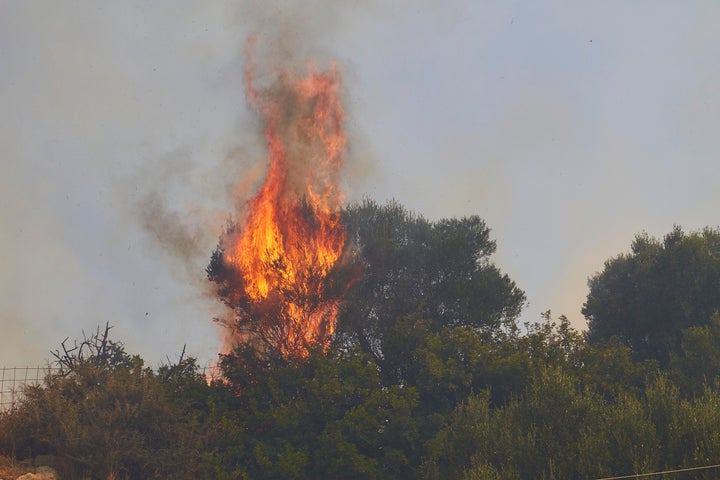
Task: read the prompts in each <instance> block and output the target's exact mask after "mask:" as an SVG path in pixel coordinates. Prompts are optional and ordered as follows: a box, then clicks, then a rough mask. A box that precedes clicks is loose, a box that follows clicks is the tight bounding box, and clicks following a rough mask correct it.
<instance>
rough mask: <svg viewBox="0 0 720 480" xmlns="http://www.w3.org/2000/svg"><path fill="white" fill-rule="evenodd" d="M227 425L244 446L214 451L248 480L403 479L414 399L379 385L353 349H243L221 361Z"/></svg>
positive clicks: (365, 358)
mask: <svg viewBox="0 0 720 480" xmlns="http://www.w3.org/2000/svg"><path fill="white" fill-rule="evenodd" d="M222 366H223V369H224V372H225V377H226V381H227V383H228V385H230V386H231V387H232V388H233V389H235V390H236V392H237V394H238V395H237V398H236V399H235V400H234V403H235V406H234V408H233V411H232V415H233V417H234V418H233V421H234V422H236V424H237V425H238V426H242V429H243V430H244V431H245V432H246V433H247V435H246V438H245V441H246V442H247V445H248V448H246V449H244V450H243V451H241V452H238V451H232V450H228V451H226V452H222V453H221V455H220V457H221V462H222V463H223V464H224V465H232V464H242V465H244V466H245V468H246V469H247V473H248V475H249V477H250V478H256V479H260V478H283V479H291V478H408V476H410V477H412V475H413V468H414V467H413V465H415V464H416V463H417V461H418V460H417V459H416V458H414V457H413V455H415V454H416V453H417V447H416V444H417V441H418V431H417V427H416V424H415V421H414V419H413V415H412V414H413V410H414V409H415V408H416V405H417V393H416V391H415V390H414V389H412V388H400V387H397V386H394V387H385V386H383V385H382V383H381V382H380V378H379V374H378V370H377V368H376V366H375V364H374V362H373V361H372V357H370V356H369V355H368V354H366V353H363V352H361V351H359V350H350V351H343V352H334V351H330V352H327V353H324V352H321V351H315V352H312V353H311V355H310V356H309V357H307V358H304V359H287V358H283V357H281V356H279V355H276V356H273V355H268V354H267V353H263V354H260V353H259V352H257V351H255V350H253V349H252V347H250V346H248V345H245V346H241V347H238V348H237V349H235V350H234V351H233V352H232V353H231V354H229V355H227V356H225V357H224V358H223V362H222Z"/></svg>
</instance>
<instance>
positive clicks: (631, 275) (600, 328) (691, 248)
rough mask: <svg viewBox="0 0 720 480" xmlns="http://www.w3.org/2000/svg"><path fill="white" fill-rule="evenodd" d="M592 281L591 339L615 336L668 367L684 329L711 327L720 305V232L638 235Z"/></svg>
mask: <svg viewBox="0 0 720 480" xmlns="http://www.w3.org/2000/svg"><path fill="white" fill-rule="evenodd" d="M588 284H589V287H590V293H589V294H588V297H587V301H586V302H585V305H584V306H583V310H582V311H583V314H584V315H585V317H586V318H587V320H588V327H589V331H588V338H589V340H590V341H591V342H593V343H597V342H601V341H606V340H608V339H610V338H612V337H615V338H617V339H618V340H619V341H620V342H621V343H623V344H625V345H627V346H629V347H630V348H631V349H632V350H633V352H634V354H635V355H636V356H637V357H638V358H654V359H657V360H658V361H660V364H661V365H662V366H665V365H667V362H668V360H669V358H670V354H671V353H673V352H678V351H679V347H680V340H681V331H682V330H683V329H685V328H688V327H691V326H696V325H707V324H708V323H709V322H710V318H711V316H712V314H713V312H714V311H715V310H717V309H718V308H720V230H716V229H710V228H706V229H704V230H703V231H701V232H694V233H690V234H686V233H684V232H683V231H682V229H681V228H680V227H677V226H676V227H675V228H674V229H673V231H672V232H670V233H669V234H667V235H666V236H665V237H664V239H663V241H662V242H661V241H659V240H657V239H654V238H650V237H649V236H648V235H647V234H641V235H637V236H636V237H635V240H634V241H633V243H632V248H631V252H630V253H628V254H621V255H618V256H617V257H615V258H612V259H610V260H608V261H606V262H605V266H604V269H603V271H602V272H600V273H597V274H596V275H595V276H593V277H592V278H590V280H589V282H588Z"/></svg>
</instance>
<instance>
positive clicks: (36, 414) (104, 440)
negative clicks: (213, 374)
mask: <svg viewBox="0 0 720 480" xmlns="http://www.w3.org/2000/svg"><path fill="white" fill-rule="evenodd" d="M107 330H108V329H106V331H105V334H106V335H105V340H108V339H107ZM98 334H99V331H98ZM98 334H96V336H94V337H91V339H92V340H93V344H95V343H94V340H97V338H98ZM85 341H88V339H85ZM101 343H102V344H103V345H106V347H103V348H101V349H98V350H93V351H92V353H90V354H88V355H84V354H83V350H82V349H72V350H71V352H72V353H67V352H68V350H65V352H66V353H65V354H64V355H65V357H63V359H64V360H65V363H63V364H62V365H63V369H62V370H61V373H59V374H48V375H47V377H46V380H45V385H44V386H37V387H35V386H33V387H28V388H26V389H25V400H24V401H23V402H22V403H21V404H20V405H19V406H18V407H17V408H16V409H14V410H12V411H10V412H8V413H7V414H6V415H5V417H4V418H3V419H2V428H0V432H2V433H0V451H3V452H8V453H12V454H14V455H15V456H17V457H20V458H26V457H33V456H36V455H38V454H52V455H56V456H58V457H60V458H61V460H62V465H63V466H64V470H65V471H64V472H62V473H63V475H64V476H67V478H80V476H89V477H91V478H109V477H111V476H114V477H115V478H161V477H162V478H165V477H166V476H172V477H174V478H197V475H198V474H199V472H200V471H201V461H200V457H199V456H198V454H197V452H198V450H199V447H201V445H200V444H201V439H202V433H201V429H199V428H197V427H198V424H197V423H196V422H195V417H194V415H193V413H192V410H191V409H190V408H189V405H188V404H187V403H186V402H185V401H184V400H180V399H179V398H177V397H176V396H174V395H173V394H174V393H175V392H177V388H178V386H179V385H183V386H185V387H187V386H188V385H189V384H190V383H192V382H199V376H198V375H197V372H196V369H195V364H194V360H185V361H181V363H179V364H178V365H176V366H174V367H168V368H167V369H166V372H169V371H171V370H172V371H175V372H176V373H177V374H176V375H175V376H174V377H173V378H172V380H171V379H170V378H168V377H165V378H162V377H159V376H156V375H155V374H154V373H153V372H152V371H151V370H149V369H147V368H144V366H143V362H142V360H141V359H140V358H139V357H131V356H129V355H127V354H126V353H125V351H124V349H123V347H122V344H119V343H114V342H110V341H105V342H101ZM101 343H97V345H100V344H101ZM73 353H74V354H75V356H72V355H73ZM98 355H103V358H100V359H99V358H98ZM70 368H71V369H70Z"/></svg>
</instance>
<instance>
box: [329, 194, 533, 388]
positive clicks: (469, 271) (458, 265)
mask: <svg viewBox="0 0 720 480" xmlns="http://www.w3.org/2000/svg"><path fill="white" fill-rule="evenodd" d="M343 221H344V223H345V226H346V229H347V238H348V242H349V243H348V248H349V249H351V252H350V255H351V257H352V262H351V265H353V267H352V268H353V272H354V274H355V275H356V279H355V281H354V283H353V287H352V288H351V290H350V292H348V294H347V295H346V296H345V298H344V301H343V307H342V311H341V315H340V317H339V321H338V326H337V341H338V342H340V343H343V344H346V345H359V346H360V347H361V348H362V349H363V350H365V351H367V352H369V353H371V354H372V355H373V356H374V357H375V358H376V360H377V361H378V363H379V364H380V365H381V366H382V367H383V370H384V373H385V374H386V375H390V376H391V377H392V375H393V374H392V373H391V372H392V371H393V369H396V368H397V366H398V361H399V360H400V358H401V357H403V356H404V355H405V354H407V350H403V349H402V348H400V350H397V348H398V347H402V346H401V345H398V344H397V343H398V342H395V343H396V344H393V342H392V341H391V340H392V337H393V335H395V334H396V333H397V327H398V325H399V324H400V323H402V321H403V319H405V318H407V317H408V316H411V315H418V316H419V317H422V319H423V320H424V322H425V324H426V327H427V328H428V329H429V331H430V332H435V333H437V332H439V331H441V330H442V329H443V328H447V327H470V328H472V329H474V330H476V331H477V332H478V333H481V334H482V335H483V336H484V338H486V339H487V340H490V339H491V338H492V337H493V335H495V334H496V333H497V332H498V331H500V330H502V329H503V328H512V327H513V326H514V325H515V322H516V320H517V318H518V316H519V314H520V311H521V309H522V307H523V306H524V303H525V294H524V293H523V291H522V290H520V289H519V288H518V287H517V286H516V285H515V283H514V282H513V281H512V280H511V279H510V278H509V277H508V276H507V275H504V274H502V273H501V272H500V270H499V269H498V268H497V267H496V266H495V265H494V264H493V263H492V262H490V256H491V255H492V254H493V253H494V252H495V248H496V245H495V242H494V241H492V240H491V239H490V229H489V228H488V227H487V226H486V225H485V222H484V221H483V220H482V219H480V217H478V216H470V217H463V218H451V219H443V220H439V221H434V222H433V221H428V220H426V219H425V218H423V217H422V216H419V215H415V214H413V213H411V212H409V211H408V210H407V209H405V208H404V207H403V206H401V205H400V204H398V203H397V202H389V203H387V204H384V205H380V204H378V203H376V202H374V201H372V200H369V199H366V200H364V201H363V202H361V203H358V204H354V205H351V206H350V207H348V208H347V209H346V210H345V212H344V216H343ZM346 268H347V267H346ZM394 373H397V371H395V372H394Z"/></svg>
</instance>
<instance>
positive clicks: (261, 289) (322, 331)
mask: <svg viewBox="0 0 720 480" xmlns="http://www.w3.org/2000/svg"><path fill="white" fill-rule="evenodd" d="M245 82H246V88H247V97H248V99H249V102H250V105H251V106H252V107H253V108H255V109H256V110H257V111H258V112H259V113H260V115H261V117H262V119H263V122H264V127H265V131H264V134H265V141H266V143H267V150H268V156H269V159H268V168H267V174H266V177H265V180H264V183H263V184H262V186H261V187H260V188H259V190H258V191H257V193H256V194H255V196H254V197H253V198H252V199H251V200H250V201H249V202H248V203H247V213H246V215H245V217H244V221H243V223H242V225H237V226H235V228H232V229H231V230H230V231H229V232H228V233H227V234H226V235H225V236H224V237H223V238H222V239H221V250H220V252H221V255H222V256H221V257H218V258H214V260H216V261H219V262H221V263H222V265H221V267H222V268H215V271H214V272H213V271H212V270H213V262H211V264H210V266H209V267H208V273H209V275H210V278H211V280H213V281H215V282H216V283H218V284H220V283H222V284H224V285H225V287H224V288H225V289H224V290H223V289H222V288H219V291H221V290H222V291H221V296H223V297H224V298H223V299H224V301H225V303H226V304H228V305H230V306H231V307H232V308H233V310H234V311H235V317H236V318H235V320H234V323H233V325H232V326H233V330H234V331H235V337H236V338H235V339H236V340H237V339H238V336H245V338H244V339H245V340H246V341H247V340H248V338H247V337H248V336H250V337H251V338H250V340H256V339H259V340H261V341H262V342H263V343H264V344H265V346H266V347H272V348H275V349H276V350H277V351H279V352H280V353H282V354H283V355H285V356H296V357H297V356H300V357H302V356H305V355H307V352H308V349H309V348H312V347H313V346H314V345H320V346H326V345H327V343H328V342H329V339H330V337H331V336H332V334H333V332H334V329H335V320H336V317H337V314H338V309H339V305H340V304H339V300H338V299H337V297H334V296H333V295H331V294H330V293H329V287H328V280H327V277H328V274H329V272H330V271H331V269H332V268H333V267H334V266H335V264H336V262H338V260H339V258H340V255H341V253H342V250H343V246H344V243H345V230H344V228H343V226H342V224H341V223H340V214H339V211H340V206H341V204H342V200H343V192H342V191H341V189H340V187H339V176H340V169H341V167H342V164H343V156H344V152H345V148H346V143H347V141H346V138H345V134H344V129H343V121H344V111H343V107H342V103H341V101H340V98H339V89H340V76H339V73H338V71H337V69H336V68H334V67H333V68H330V69H329V70H327V71H324V72H318V71H316V70H315V69H314V68H309V69H308V73H307V76H306V77H304V78H295V77H294V76H292V75H291V74H289V73H284V72H283V73H280V75H279V76H278V79H277V80H276V81H275V82H274V83H273V84H272V85H271V86H270V87H268V88H265V89H262V90H258V89H256V88H255V86H254V82H253V69H252V68H249V69H248V71H247V73H246V78H245ZM216 267H217V265H216Z"/></svg>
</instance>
